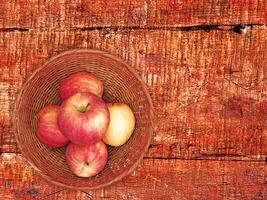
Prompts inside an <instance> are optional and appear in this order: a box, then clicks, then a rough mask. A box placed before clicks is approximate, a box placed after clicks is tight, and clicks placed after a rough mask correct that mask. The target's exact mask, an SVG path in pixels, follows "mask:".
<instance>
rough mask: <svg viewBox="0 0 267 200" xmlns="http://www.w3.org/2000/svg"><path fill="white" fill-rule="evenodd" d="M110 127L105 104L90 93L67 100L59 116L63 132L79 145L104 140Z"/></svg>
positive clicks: (78, 94) (59, 124)
mask: <svg viewBox="0 0 267 200" xmlns="http://www.w3.org/2000/svg"><path fill="white" fill-rule="evenodd" d="M108 125H109V111H108V108H107V106H106V104H105V102H104V101H103V100H102V99H101V98H100V97H98V96H96V95H94V94H92V93H90V92H79V93H76V94H74V95H73V96H71V97H69V98H68V99H66V100H65V101H64V102H63V103H62V105H61V107H60V111H59V114H58V126H59V129H60V130H61V132H62V133H63V134H64V135H65V136H66V137H67V138H68V139H69V140H70V141H71V142H73V143H75V144H77V145H91V144H94V143H96V142H98V141H99V140H101V139H102V135H103V134H104V133H105V132H106V130H107V128H108Z"/></svg>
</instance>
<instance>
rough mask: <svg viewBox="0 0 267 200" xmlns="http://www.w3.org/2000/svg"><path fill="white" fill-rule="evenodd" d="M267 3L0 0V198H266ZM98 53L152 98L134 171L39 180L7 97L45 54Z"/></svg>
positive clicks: (10, 98)
mask: <svg viewBox="0 0 267 200" xmlns="http://www.w3.org/2000/svg"><path fill="white" fill-rule="evenodd" d="M266 25H267V2H266V1H264V0H259V1H253V0H245V1H241V0H240V1H239V0H229V1H218V0H215V1H210V2H209V1H198V0H196V1H178V0H166V1H160V0H155V1H150V0H149V1H144V0H140V1H137V0H135V1H123V0H112V1H100V0H96V1H91V0H52V1H47V0H30V1H25V0H8V1H3V2H1V4H0V153H1V155H0V199H59V200H60V199H62V200H63V199H267V179H266V177H267V166H266V161H267V126H266V120H267V96H266V95H267V93H266V91H267V85H266V72H267V71H266V70H267V68H266V61H267V51H266V49H267V26H266ZM73 48H97V49H102V50H106V51H108V52H110V53H112V54H115V55H118V56H119V57H121V58H123V59H124V60H126V61H127V62H128V63H129V64H130V65H131V66H132V67H133V68H135V69H136V71H137V72H138V73H139V75H140V76H141V77H142V78H143V80H144V81H145V83H146V84H147V87H148V89H149V92H150V94H151V97H152V100H153V103H154V106H155V127H154V135H153V139H152V143H151V146H150V149H149V152H148V154H147V155H146V158H145V160H144V161H143V163H142V164H141V165H140V166H139V168H138V169H137V171H136V172H135V173H133V174H132V175H130V176H128V177H126V178H125V179H123V181H121V182H119V183H117V184H115V185H113V186H111V187H108V188H105V189H103V190H97V191H91V192H86V191H79V192H76V191H71V190H65V189H62V188H59V187H55V186H53V185H51V184H50V183H47V182H46V181H45V180H43V179H42V178H41V177H40V176H39V175H38V174H36V172H34V171H33V169H32V168H31V167H30V166H29V165H28V164H27V163H26V161H25V160H24V159H23V158H22V157H21V155H20V150H19V148H18V147H17V144H16V142H15V139H14V132H13V130H12V120H11V119H12V116H13V114H12V110H13V105H14V102H15V98H16V94H17V92H18V90H19V89H20V88H21V86H22V84H23V82H24V81H25V80H26V78H27V77H29V76H30V75H31V73H32V72H33V71H34V70H35V69H36V68H37V67H38V66H39V65H41V64H42V63H44V62H45V61H46V60H47V59H48V58H49V57H51V56H53V55H56V54H58V53H59V52H62V51H64V50H68V49H73Z"/></svg>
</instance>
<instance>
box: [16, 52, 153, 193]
mask: <svg viewBox="0 0 267 200" xmlns="http://www.w3.org/2000/svg"><path fill="white" fill-rule="evenodd" d="M73 53H92V54H101V55H103V56H105V57H108V58H111V59H113V60H115V61H117V62H120V63H122V64H123V65H124V66H125V67H127V69H128V70H129V71H130V72H131V73H132V74H133V76H134V77H135V78H136V79H137V80H138V81H139V83H140V84H141V86H142V90H143V91H144V93H145V95H146V99H147V100H148V103H149V106H150V109H149V112H150V113H149V115H150V117H151V119H150V123H151V127H150V130H149V132H148V140H147V143H146V145H145V146H144V148H143V151H142V153H141V154H140V156H139V158H138V160H136V161H135V162H134V164H132V166H131V167H130V168H129V169H127V170H124V171H123V172H122V173H121V174H120V175H119V176H117V177H116V178H114V179H113V180H111V181H109V182H105V183H102V184H99V185H97V186H90V187H77V186H71V185H67V184H64V183H61V182H58V181H55V180H53V179H52V178H51V177H50V176H48V175H46V174H45V173H43V172H42V171H41V170H40V169H39V168H38V167H37V166H36V165H35V164H34V162H33V161H32V160H31V159H30V158H29V157H28V156H27V155H26V154H25V153H24V150H23V147H22V146H21V144H20V142H19V139H18V127H17V116H16V113H17V110H18V108H19V105H20V101H21V96H22V94H23V93H24V90H25V88H26V87H27V86H28V84H30V82H31V80H32V79H33V77H35V76H36V74H37V73H38V72H39V71H41V70H42V69H43V68H45V67H46V66H47V65H48V64H49V63H50V62H52V61H53V60H55V59H57V58H60V57H62V56H65V55H69V54H73ZM38 66H39V67H38V68H37V69H36V70H35V71H34V72H33V73H32V74H31V75H30V76H29V77H28V78H27V79H26V81H25V82H24V84H23V85H22V87H21V89H20V91H19V93H18V95H17V97H16V101H15V105H14V110H13V117H12V122H13V129H14V132H15V138H16V142H17V145H18V147H19V148H20V150H21V154H22V156H23V157H24V158H25V159H26V160H27V162H28V163H29V164H30V165H31V167H33V169H34V170H36V171H37V172H38V174H40V175H41V177H43V178H44V179H45V180H47V181H49V182H51V183H53V184H55V185H57V186H60V187H64V188H68V189H73V190H95V189H100V188H104V187H107V186H109V185H111V184H113V183H116V182H118V181H120V180H121V179H122V178H124V177H125V176H127V175H129V174H130V173H132V172H133V171H134V170H135V168H136V167H137V166H138V165H139V164H140V162H141V161H142V160H143V158H144V155H145V154H146V152H147V151H148V148H149V144H150V142H151V138H152V135H153V127H154V123H153V121H154V114H153V110H154V108H153V103H152V99H151V97H150V94H149V92H148V90H147V88H146V85H145V83H144V81H143V80H142V79H141V78H140V76H139V75H138V74H137V72H136V71H135V70H134V69H133V68H132V67H131V66H130V65H129V64H127V63H126V62H125V61H123V60H122V59H121V58H119V57H118V56H116V55H113V54H111V53H109V52H107V51H103V50H99V49H86V48H82V49H72V50H66V51H63V52H61V53H59V54H57V55H55V56H52V57H50V58H48V59H46V60H45V61H44V62H43V63H42V64H39V65H38Z"/></svg>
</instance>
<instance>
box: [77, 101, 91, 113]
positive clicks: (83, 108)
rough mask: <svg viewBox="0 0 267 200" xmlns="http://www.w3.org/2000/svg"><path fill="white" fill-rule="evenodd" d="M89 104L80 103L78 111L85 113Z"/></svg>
mask: <svg viewBox="0 0 267 200" xmlns="http://www.w3.org/2000/svg"><path fill="white" fill-rule="evenodd" d="M89 106H90V103H87V104H86V105H82V106H80V107H79V108H78V111H79V112H81V113H85V112H86V111H87V109H88V107H89Z"/></svg>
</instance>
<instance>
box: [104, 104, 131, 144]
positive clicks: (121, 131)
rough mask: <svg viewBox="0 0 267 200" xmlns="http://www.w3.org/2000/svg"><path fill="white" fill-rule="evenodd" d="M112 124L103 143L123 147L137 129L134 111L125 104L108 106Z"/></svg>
mask: <svg viewBox="0 0 267 200" xmlns="http://www.w3.org/2000/svg"><path fill="white" fill-rule="evenodd" d="M107 105H108V109H109V113H110V123H109V127H108V130H107V132H105V134H104V135H103V141H104V142H105V143H106V144H108V145H111V146H121V145H123V144H124V143H125V142H127V140H128V139H129V138H130V137H131V135H132V133H133V131H134V127H135V117H134V113H133V111H132V109H131V108H130V107H129V106H128V105H127V104H125V103H113V104H110V103H109V104H107Z"/></svg>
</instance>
